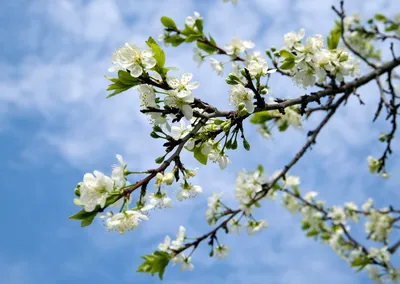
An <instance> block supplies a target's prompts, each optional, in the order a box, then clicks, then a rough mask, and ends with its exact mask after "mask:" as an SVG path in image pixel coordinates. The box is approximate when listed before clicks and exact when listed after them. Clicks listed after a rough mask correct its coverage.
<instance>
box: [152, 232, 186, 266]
mask: <svg viewBox="0 0 400 284" xmlns="http://www.w3.org/2000/svg"><path fill="white" fill-rule="evenodd" d="M185 239H186V229H185V227H183V226H180V227H179V231H178V233H177V234H176V239H175V240H174V241H171V238H170V237H169V236H168V235H167V236H166V237H165V239H164V242H163V243H161V244H159V245H158V249H159V250H160V251H165V252H168V253H169V254H171V255H173V258H172V260H173V262H174V264H180V265H181V271H186V270H189V271H191V270H193V268H194V266H193V264H192V262H191V261H192V258H191V257H190V256H189V257H186V256H185V254H184V253H183V252H181V253H179V254H175V252H174V251H176V250H179V249H181V248H182V247H183V245H184V242H185Z"/></svg>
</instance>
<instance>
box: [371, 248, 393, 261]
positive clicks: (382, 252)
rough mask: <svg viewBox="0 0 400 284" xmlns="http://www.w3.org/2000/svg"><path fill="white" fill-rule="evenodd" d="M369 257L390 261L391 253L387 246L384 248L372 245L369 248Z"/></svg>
mask: <svg viewBox="0 0 400 284" xmlns="http://www.w3.org/2000/svg"><path fill="white" fill-rule="evenodd" d="M368 257H370V258H377V259H378V260H379V261H383V262H385V263H388V262H389V260H390V253H389V251H388V248H387V247H386V246H385V247H382V248H375V247H372V248H370V249H369V253H368Z"/></svg>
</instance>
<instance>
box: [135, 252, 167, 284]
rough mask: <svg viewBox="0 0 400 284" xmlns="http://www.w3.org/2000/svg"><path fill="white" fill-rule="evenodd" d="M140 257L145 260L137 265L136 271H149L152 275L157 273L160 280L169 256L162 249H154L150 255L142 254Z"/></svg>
mask: <svg viewBox="0 0 400 284" xmlns="http://www.w3.org/2000/svg"><path fill="white" fill-rule="evenodd" d="M142 258H143V259H144V260H145V261H144V262H143V263H142V264H141V265H140V266H139V268H138V269H137V272H144V273H150V274H151V275H152V276H153V275H154V274H155V273H158V277H159V278H160V280H162V279H163V275H164V272H165V268H166V267H167V265H168V263H169V261H170V259H171V256H170V255H169V254H168V253H166V252H164V251H156V252H154V253H153V254H151V255H145V256H142Z"/></svg>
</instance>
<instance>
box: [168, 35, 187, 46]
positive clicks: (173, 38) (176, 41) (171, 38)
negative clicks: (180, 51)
mask: <svg viewBox="0 0 400 284" xmlns="http://www.w3.org/2000/svg"><path fill="white" fill-rule="evenodd" d="M184 41H185V39H184V38H182V37H180V36H179V35H174V36H168V37H166V38H164V42H165V43H170V44H171V45H172V46H179V45H180V44H181V43H182V42H184Z"/></svg>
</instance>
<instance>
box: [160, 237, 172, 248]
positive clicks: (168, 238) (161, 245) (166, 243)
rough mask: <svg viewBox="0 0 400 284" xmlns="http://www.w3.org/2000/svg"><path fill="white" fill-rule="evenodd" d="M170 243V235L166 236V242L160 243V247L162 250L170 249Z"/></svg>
mask: <svg viewBox="0 0 400 284" xmlns="http://www.w3.org/2000/svg"><path fill="white" fill-rule="evenodd" d="M170 245H171V238H170V237H169V236H165V239H164V242H163V243H160V244H159V245H158V249H159V250H160V251H168V249H169V246H170Z"/></svg>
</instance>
